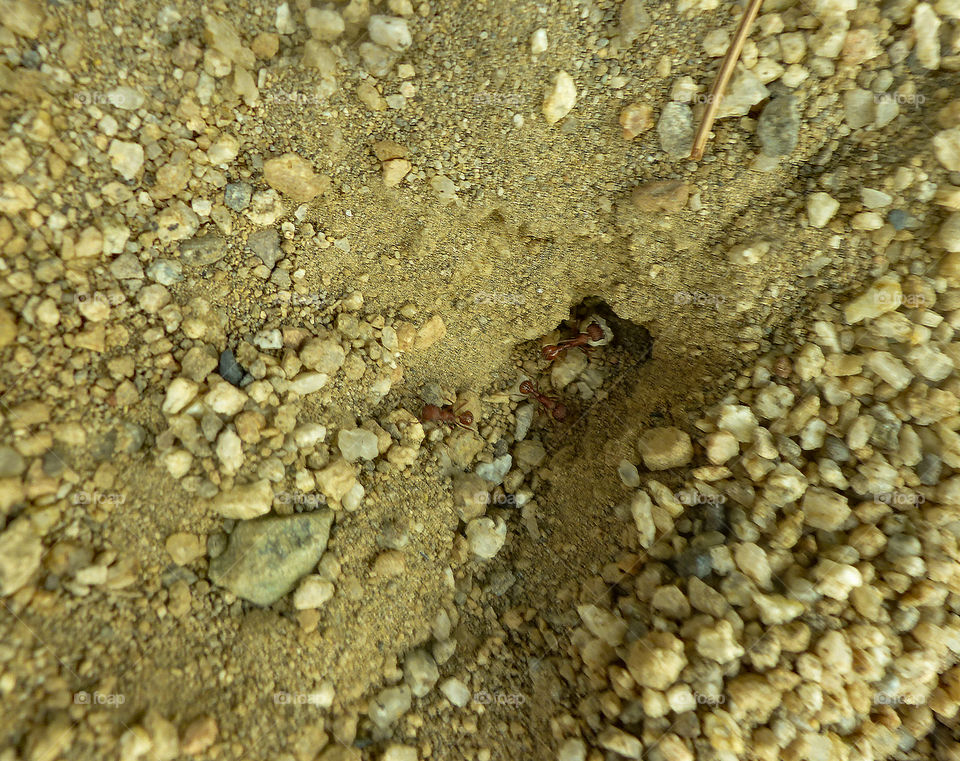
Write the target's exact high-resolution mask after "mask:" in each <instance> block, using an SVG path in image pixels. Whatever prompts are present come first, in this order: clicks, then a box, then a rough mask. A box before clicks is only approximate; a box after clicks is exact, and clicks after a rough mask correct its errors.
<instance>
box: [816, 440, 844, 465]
mask: <svg viewBox="0 0 960 761" xmlns="http://www.w3.org/2000/svg"><path fill="white" fill-rule="evenodd" d="M823 451H824V453H826V455H827V457H829V458H830V459H831V460H833V461H834V462H835V463H837V464H838V465H840V464H843V463H845V462H846V461H847V460H849V459H850V448H849V447H848V446H847V445H846V443H845V442H844V441H843V440H842V439H838V438H837V437H836V436H827V439H826V441H824V442H823Z"/></svg>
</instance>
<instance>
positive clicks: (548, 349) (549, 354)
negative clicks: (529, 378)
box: [540, 322, 603, 362]
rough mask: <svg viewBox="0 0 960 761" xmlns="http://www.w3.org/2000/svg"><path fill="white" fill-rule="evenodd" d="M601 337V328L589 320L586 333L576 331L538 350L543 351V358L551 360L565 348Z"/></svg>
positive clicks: (584, 344)
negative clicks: (558, 341) (574, 333)
mask: <svg viewBox="0 0 960 761" xmlns="http://www.w3.org/2000/svg"><path fill="white" fill-rule="evenodd" d="M601 338H603V328H601V327H600V325H598V324H597V323H595V322H591V323H590V324H589V325H588V326H587V332H586V333H578V334H577V335H575V336H574V337H573V338H568V339H567V340H566V341H561V342H560V343H556V344H548V345H547V346H544V347H543V348H542V349H541V350H540V351H541V352H542V353H543V356H544V358H545V359H549V360H550V361H551V362H552V361H553V360H555V359H556V358H557V357H559V356H560V355H561V354H562V353H563V352H565V351H566V350H567V349H572V348H574V347H575V346H586V345H587V344H588V343H590V342H591V341H599V340H600V339H601Z"/></svg>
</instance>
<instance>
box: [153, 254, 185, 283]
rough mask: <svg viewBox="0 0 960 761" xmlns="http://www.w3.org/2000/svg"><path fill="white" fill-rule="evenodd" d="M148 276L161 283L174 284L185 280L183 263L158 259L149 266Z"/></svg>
mask: <svg viewBox="0 0 960 761" xmlns="http://www.w3.org/2000/svg"><path fill="white" fill-rule="evenodd" d="M147 277H149V278H150V279H151V280H153V281H154V282H157V283H160V285H173V284H174V283H177V282H179V281H181V280H183V265H181V264H180V262H177V261H171V260H169V259H158V260H157V261H155V262H154V263H153V264H151V265H150V266H149V267H148V268H147Z"/></svg>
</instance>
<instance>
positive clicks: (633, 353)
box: [518, 296, 653, 426]
mask: <svg viewBox="0 0 960 761" xmlns="http://www.w3.org/2000/svg"><path fill="white" fill-rule="evenodd" d="M518 349H519V351H520V363H521V366H522V369H523V375H522V376H521V382H522V381H523V380H529V381H530V382H531V383H532V384H533V387H534V388H535V389H536V391H537V392H538V393H539V394H542V395H543V396H544V397H546V398H545V399H543V400H542V401H541V404H542V405H543V408H542V409H541V413H542V414H543V415H544V416H546V417H553V418H555V419H556V421H557V422H559V423H561V424H562V425H564V426H567V425H576V424H578V423H579V422H581V421H582V420H583V418H584V416H585V413H586V412H587V411H588V410H589V409H590V408H591V407H593V406H594V405H596V404H597V403H599V402H601V401H603V400H605V399H607V398H608V397H610V396H611V394H613V393H614V392H615V391H616V390H619V391H620V392H621V393H623V392H625V391H626V390H628V389H630V388H631V387H632V386H633V381H634V376H635V374H636V371H637V369H638V368H639V367H640V366H641V365H642V364H644V363H645V362H647V361H648V360H649V359H650V357H651V355H652V350H653V339H652V337H651V335H650V332H649V331H648V330H647V329H646V328H645V327H644V326H643V325H638V324H637V323H634V322H631V321H630V320H627V319H624V318H622V317H620V316H619V315H618V314H617V313H616V312H614V310H613V309H612V308H611V307H610V306H609V305H608V304H607V303H606V302H605V301H604V300H603V299H601V298H600V297H598V296H590V297H587V298H585V299H583V300H582V301H580V302H579V303H578V304H576V305H575V306H573V307H572V308H571V309H570V315H569V317H568V318H567V319H565V320H563V321H562V322H561V323H560V324H559V325H558V326H557V327H556V328H555V329H554V330H552V331H550V332H549V333H547V334H546V335H544V336H541V337H540V338H538V339H536V340H534V341H531V342H529V343H527V344H526V345H523V346H520V347H518ZM526 388H527V389H528V390H529V389H530V386H527V387H526ZM518 389H519V390H520V391H521V392H523V389H522V388H520V387H519V386H518ZM531 396H533V395H532V394H531ZM534 398H536V397H534ZM551 405H553V406H551ZM558 406H562V410H561V412H562V415H559V414H558V413H557V410H558Z"/></svg>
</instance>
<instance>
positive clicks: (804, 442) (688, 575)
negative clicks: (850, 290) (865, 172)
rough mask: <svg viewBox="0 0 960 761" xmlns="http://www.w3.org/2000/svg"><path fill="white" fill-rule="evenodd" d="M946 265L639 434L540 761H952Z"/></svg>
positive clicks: (864, 304)
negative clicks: (672, 424) (627, 529)
mask: <svg viewBox="0 0 960 761" xmlns="http://www.w3.org/2000/svg"><path fill="white" fill-rule="evenodd" d="M947 224H950V223H949V222H948V223H947ZM958 257H960V254H957V253H949V254H947V256H946V257H945V258H944V259H943V260H942V261H941V262H940V264H939V266H938V267H937V268H936V270H935V273H934V274H930V275H914V274H906V273H903V274H901V273H896V272H893V273H890V274H888V275H885V276H884V277H882V278H880V279H879V280H877V281H876V282H875V283H874V284H873V285H872V286H871V287H870V288H869V289H867V290H866V291H865V292H864V293H863V294H862V295H860V296H858V297H856V298H854V299H853V300H851V301H850V302H848V303H846V304H845V305H844V306H843V307H842V308H839V309H838V308H834V307H832V306H829V305H824V306H822V307H821V308H820V309H819V310H818V313H817V314H816V315H815V316H814V320H813V321H812V325H811V327H810V329H809V333H808V335H807V339H806V341H805V342H803V343H802V344H800V345H797V346H794V347H784V349H783V350H782V351H777V352H775V353H773V352H772V353H770V354H769V355H767V356H764V357H762V358H761V359H760V360H759V361H758V362H757V364H756V365H755V366H754V367H753V368H752V369H751V370H750V371H749V372H746V373H744V374H743V375H742V376H741V377H740V379H739V381H738V382H737V384H736V387H737V390H735V391H734V392H732V393H731V394H730V395H729V396H728V397H726V398H725V399H723V400H722V401H721V402H720V403H719V404H717V405H716V406H715V407H713V408H711V409H708V410H707V413H706V414H705V416H704V417H703V418H702V419H700V420H698V421H697V422H696V431H695V432H694V435H693V438H692V439H691V436H689V435H688V434H687V433H686V432H684V431H682V430H680V429H678V428H656V429H649V430H647V431H645V432H644V433H642V434H641V436H640V439H639V441H638V453H639V458H638V463H639V464H640V468H639V469H638V467H637V464H634V463H633V462H630V461H624V462H623V463H621V466H620V476H621V479H622V480H623V482H624V484H625V485H626V486H627V487H628V488H630V489H632V490H633V492H632V496H631V497H630V498H629V499H628V500H627V502H626V503H625V504H624V506H623V512H624V517H626V518H628V519H632V521H633V522H634V524H635V526H636V534H635V539H634V541H633V542H631V544H630V545H629V546H627V547H625V548H624V552H623V554H621V555H619V556H618V557H617V558H616V560H615V561H614V562H611V563H610V564H609V565H608V566H606V567H605V568H604V570H603V572H602V573H601V575H600V576H599V577H596V578H591V579H588V580H586V581H585V582H584V584H583V586H582V588H581V590H580V596H579V604H578V605H577V611H578V613H579V616H580V619H581V622H582V623H581V626H580V628H579V629H577V631H576V632H575V633H574V634H573V635H572V637H571V642H572V645H571V650H570V655H571V657H573V658H574V659H575V662H576V664H577V673H576V676H575V681H574V682H573V684H572V685H571V686H572V687H574V688H575V689H576V690H577V691H578V692H579V693H580V694H582V695H584V699H583V700H582V701H581V702H580V703H579V704H578V705H577V710H576V711H575V712H574V713H573V714H572V715H571V714H566V715H562V716H559V717H557V720H556V726H558V727H562V728H566V727H580V728H581V731H582V736H580V737H563V736H562V735H561V736H559V737H558V748H559V750H558V758H560V759H563V761H582V760H583V759H585V758H587V757H588V756H587V754H588V748H593V749H596V750H591V751H589V752H590V753H591V754H592V755H590V756H589V757H590V758H593V757H597V758H600V757H601V756H598V755H596V754H597V753H598V752H600V753H603V752H613V753H616V754H618V757H624V758H635V759H639V758H641V757H644V758H646V757H649V758H657V759H664V761H692V759H694V758H762V759H778V758H785V759H808V760H814V761H821V760H822V761H828V760H829V759H849V760H850V761H853V760H854V759H873V758H887V757H890V756H894V757H896V755H897V754H906V755H905V757H910V758H942V759H947V758H954V757H955V755H954V754H955V751H956V748H957V747H960V745H958V739H960V738H958V732H957V725H956V719H957V715H958V709H960V689H958V685H960V666H958V661H960V610H958V607H957V593H958V591H960V586H958V583H960V545H958V531H960V529H958V526H960V523H958V514H957V507H958V505H960V493H958V492H957V488H958V483H960V479H958V478H957V477H956V476H954V475H953V473H954V472H956V470H957V468H960V435H958V433H957V428H958V425H960V372H958V368H960V352H958V349H957V343H956V342H955V340H954V334H955V331H956V330H957V329H958V328H960V299H958V295H960V289H958V287H960V274H958V273H960V270H958V262H960V258H958ZM673 468H683V469H684V473H685V477H684V480H683V482H682V484H681V485H679V487H677V488H674V489H671V488H668V487H667V486H666V485H665V484H664V483H663V480H666V479H665V478H664V477H663V476H661V475H660V472H661V471H666V470H669V469H673ZM563 733H565V732H563Z"/></svg>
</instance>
